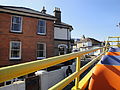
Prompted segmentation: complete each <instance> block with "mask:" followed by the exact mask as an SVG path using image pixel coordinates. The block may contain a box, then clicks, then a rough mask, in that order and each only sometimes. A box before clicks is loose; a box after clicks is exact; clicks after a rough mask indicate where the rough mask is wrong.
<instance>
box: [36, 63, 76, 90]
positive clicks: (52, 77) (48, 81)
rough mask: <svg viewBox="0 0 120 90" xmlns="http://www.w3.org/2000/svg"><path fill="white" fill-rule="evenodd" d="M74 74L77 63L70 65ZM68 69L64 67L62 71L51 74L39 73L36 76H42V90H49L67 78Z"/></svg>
mask: <svg viewBox="0 0 120 90" xmlns="http://www.w3.org/2000/svg"><path fill="white" fill-rule="evenodd" d="M70 67H71V69H72V71H73V72H75V63H74V64H73V65H70ZM67 68H68V67H67V66H64V67H62V68H61V69H58V70H54V71H51V72H47V71H43V70H41V71H37V72H36V73H35V74H36V75H39V76H40V87H41V88H40V90H48V88H50V87H52V86H53V85H55V84H56V83H58V82H59V81H61V80H63V79H64V78H65V77H66V69H67Z"/></svg>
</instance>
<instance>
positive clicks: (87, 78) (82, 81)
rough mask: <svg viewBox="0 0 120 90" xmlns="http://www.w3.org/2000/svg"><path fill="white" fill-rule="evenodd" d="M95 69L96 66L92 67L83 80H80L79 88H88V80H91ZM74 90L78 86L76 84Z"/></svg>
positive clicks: (81, 89)
mask: <svg viewBox="0 0 120 90" xmlns="http://www.w3.org/2000/svg"><path fill="white" fill-rule="evenodd" d="M93 70H94V68H92V69H91V70H90V71H89V72H88V73H87V75H86V76H85V77H84V78H83V79H82V80H80V82H79V86H78V89H79V90H85V88H86V87H87V85H88V81H89V79H90V77H91V76H92V72H93ZM72 90H76V87H75V86H74V87H73V88H72Z"/></svg>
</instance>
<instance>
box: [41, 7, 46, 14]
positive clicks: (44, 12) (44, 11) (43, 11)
mask: <svg viewBox="0 0 120 90" xmlns="http://www.w3.org/2000/svg"><path fill="white" fill-rule="evenodd" d="M41 13H43V14H46V10H45V7H44V6H43V9H42V11H41Z"/></svg>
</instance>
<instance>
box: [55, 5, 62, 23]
mask: <svg viewBox="0 0 120 90" xmlns="http://www.w3.org/2000/svg"><path fill="white" fill-rule="evenodd" d="M54 15H55V17H56V18H57V20H56V21H55V23H61V11H60V8H57V7H55V10H54Z"/></svg>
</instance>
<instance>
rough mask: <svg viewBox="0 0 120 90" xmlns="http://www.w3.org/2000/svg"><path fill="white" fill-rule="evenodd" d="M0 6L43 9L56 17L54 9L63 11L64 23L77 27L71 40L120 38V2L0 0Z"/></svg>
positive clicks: (113, 0) (100, 0)
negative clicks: (83, 37)
mask: <svg viewBox="0 0 120 90" xmlns="http://www.w3.org/2000/svg"><path fill="white" fill-rule="evenodd" d="M0 5H9V6H22V7H28V8H32V9H35V10H38V11H40V10H41V9H42V7H43V6H45V7H46V10H47V13H49V14H52V15H53V10H54V8H55V7H58V8H60V9H61V12H62V21H63V22H65V23H68V24H71V25H72V26H73V28H74V30H73V31H72V38H80V37H81V36H82V35H85V36H86V37H91V38H95V39H97V40H100V41H103V40H106V39H107V37H108V36H120V28H118V27H116V25H117V24H118V23H119V22H120V11H119V10H120V0H0Z"/></svg>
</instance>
